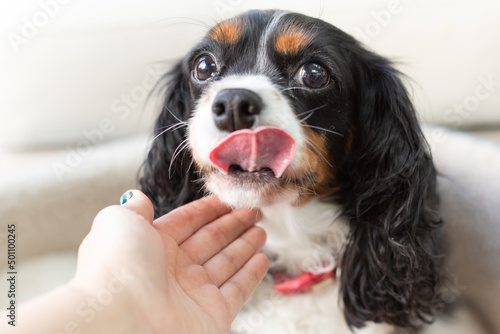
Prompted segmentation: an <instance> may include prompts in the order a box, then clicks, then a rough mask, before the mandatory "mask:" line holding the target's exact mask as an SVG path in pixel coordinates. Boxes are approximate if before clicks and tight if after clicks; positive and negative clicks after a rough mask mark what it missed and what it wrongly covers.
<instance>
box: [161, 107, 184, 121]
mask: <svg viewBox="0 0 500 334" xmlns="http://www.w3.org/2000/svg"><path fill="white" fill-rule="evenodd" d="M163 109H165V110H167V111H168V113H169V114H170V115H172V116H173V117H174V118H175V119H176V120H178V121H179V122H184V123H186V122H185V121H183V120H181V119H180V118H179V117H177V116H176V115H175V114H174V113H173V112H172V110H170V109H169V108H168V107H167V106H164V107H163Z"/></svg>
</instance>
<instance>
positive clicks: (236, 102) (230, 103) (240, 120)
mask: <svg viewBox="0 0 500 334" xmlns="http://www.w3.org/2000/svg"><path fill="white" fill-rule="evenodd" d="M261 110H262V99H261V98H260V97H259V95H257V94H256V93H254V92H252V91H251V90H248V89H239V88H234V89H224V90H222V91H220V92H219V94H217V96H216V97H215V100H214V103H213V105H212V112H213V117H214V122H215V125H216V126H217V128H218V129H220V130H223V131H229V132H233V131H236V130H240V129H248V128H251V127H252V125H254V123H255V119H256V118H257V115H259V114H260V112H261Z"/></svg>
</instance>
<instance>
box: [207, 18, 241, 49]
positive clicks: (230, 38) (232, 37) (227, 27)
mask: <svg viewBox="0 0 500 334" xmlns="http://www.w3.org/2000/svg"><path fill="white" fill-rule="evenodd" d="M241 28H242V27H241V24H240V23H239V22H238V21H224V22H221V23H219V24H218V25H217V26H215V27H214V28H213V29H212V31H211V32H210V34H209V36H210V38H211V39H213V40H214V41H216V42H217V43H220V44H228V45H230V44H234V43H236V41H237V40H238V38H239V37H240V34H241Z"/></svg>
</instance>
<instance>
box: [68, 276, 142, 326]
mask: <svg viewBox="0 0 500 334" xmlns="http://www.w3.org/2000/svg"><path fill="white" fill-rule="evenodd" d="M103 282H106V283H105V284H103V283H99V284H96V283H95V282H91V281H88V282H87V283H82V282H81V281H78V280H72V281H71V282H69V283H68V284H66V285H65V286H64V287H63V289H64V290H65V294H66V296H67V298H68V299H70V300H72V301H73V302H72V304H73V307H74V320H73V324H72V326H73V327H75V328H77V329H79V330H75V331H74V333H81V334H95V333H110V334H113V333H116V334H137V333H147V332H148V331H147V330H146V329H145V328H144V327H145V326H144V324H143V323H142V322H141V320H140V316H141V315H140V314H139V312H138V310H137V308H136V307H135V306H136V305H135V303H134V300H133V297H132V294H131V293H130V291H129V290H130V289H128V286H127V284H126V281H124V279H123V278H122V281H121V282H120V281H119V279H118V278H116V276H112V277H110V278H109V279H108V280H105V281H103Z"/></svg>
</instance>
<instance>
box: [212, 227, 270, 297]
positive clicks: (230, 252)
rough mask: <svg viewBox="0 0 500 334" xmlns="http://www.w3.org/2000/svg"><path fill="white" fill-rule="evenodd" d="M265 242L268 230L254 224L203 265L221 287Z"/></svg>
mask: <svg viewBox="0 0 500 334" xmlns="http://www.w3.org/2000/svg"><path fill="white" fill-rule="evenodd" d="M265 242H266V232H265V231H264V230H263V229H262V228H260V227H257V226H254V227H252V228H250V229H249V230H248V231H246V232H245V233H243V234H242V235H241V236H240V237H239V238H238V239H236V240H235V241H233V242H232V243H231V244H230V245H229V246H227V247H226V248H224V249H223V250H221V251H220V252H219V253H217V254H216V255H215V256H214V257H212V258H211V259H209V260H208V261H207V262H206V263H205V264H204V265H203V267H204V268H205V270H206V271H207V273H208V275H209V276H210V278H211V279H212V281H213V282H214V284H215V285H217V286H218V287H220V286H221V285H222V284H223V283H224V282H226V281H227V280H228V279H229V278H230V277H232V276H233V275H234V274H236V272H238V270H240V269H241V268H242V267H243V265H244V264H245V263H246V262H247V261H248V260H249V259H250V258H251V257H252V256H254V255H255V254H256V253H257V252H259V251H260V250H261V249H262V247H263V246H264V243H265Z"/></svg>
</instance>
